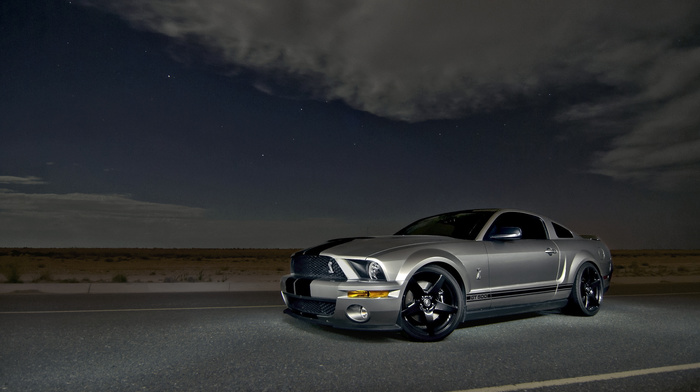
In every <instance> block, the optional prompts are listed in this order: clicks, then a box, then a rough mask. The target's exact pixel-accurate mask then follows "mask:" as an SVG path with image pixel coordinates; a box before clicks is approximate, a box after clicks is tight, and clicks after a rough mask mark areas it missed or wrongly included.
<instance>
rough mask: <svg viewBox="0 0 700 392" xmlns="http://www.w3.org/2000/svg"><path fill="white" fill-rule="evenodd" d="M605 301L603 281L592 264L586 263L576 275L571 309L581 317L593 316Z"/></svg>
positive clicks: (570, 304)
mask: <svg viewBox="0 0 700 392" xmlns="http://www.w3.org/2000/svg"><path fill="white" fill-rule="evenodd" d="M602 301H603V279H601V278H600V273H599V272H598V269H597V268H596V267H595V266H594V265H593V264H592V263H585V264H584V265H583V266H581V268H579V270H578V272H577V273H576V280H575V281H574V287H573V289H572V290H571V296H570V297H569V308H570V309H571V310H572V312H574V313H575V314H578V315H581V316H593V315H595V314H596V313H598V310H600V303H601V302H602Z"/></svg>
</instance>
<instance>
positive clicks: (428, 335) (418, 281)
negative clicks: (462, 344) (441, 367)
mask: <svg viewBox="0 0 700 392" xmlns="http://www.w3.org/2000/svg"><path fill="white" fill-rule="evenodd" d="M463 311H464V298H463V296H462V290H461V289H460V286H459V283H457V281H456V280H455V278H454V277H453V276H452V275H450V273H449V272H447V271H446V270H445V269H443V268H440V267H438V266H430V265H429V266H426V267H423V268H421V269H420V270H418V271H417V272H416V273H415V274H414V275H413V276H412V277H411V278H410V279H409V281H408V284H407V285H406V289H405V290H404V294H403V297H402V300H401V314H400V315H399V325H400V326H401V328H402V331H403V333H404V335H406V336H407V337H408V338H410V339H412V340H416V341H421V342H434V341H438V340H442V339H444V338H445V337H447V335H449V334H450V333H452V331H454V329H455V328H457V326H458V325H459V324H460V323H461V322H462V314H463Z"/></svg>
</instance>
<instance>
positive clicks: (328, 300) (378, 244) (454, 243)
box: [280, 209, 613, 341]
mask: <svg viewBox="0 0 700 392" xmlns="http://www.w3.org/2000/svg"><path fill="white" fill-rule="evenodd" d="M612 272H613V264H612V257H611V256H610V250H609V249H608V247H607V246H606V245H605V244H604V243H603V242H602V241H601V240H600V239H599V238H597V237H596V236H580V235H578V234H576V233H574V232H572V231H571V230H569V229H567V228H566V227H564V226H563V225H561V224H559V223H557V222H555V221H552V220H551V219H548V218H546V217H543V216H540V215H536V214H532V213H528V212H525V211H519V210H511V209H477V210H466V211H457V212H450V213H444V214H439V215H435V216H431V217H428V218H424V219H420V220H418V221H416V222H414V223H411V224H410V225H408V226H406V227H405V228H403V229H401V230H399V231H398V232H397V233H396V234H394V235H390V236H376V237H357V238H342V239H335V240H330V241H328V242H326V243H324V244H321V245H318V246H315V247H312V248H308V249H305V250H302V251H299V252H297V253H295V254H294V255H292V258H291V274H289V275H286V276H284V277H282V280H281V282H280V286H281V291H282V297H283V298H284V301H285V303H286V305H287V309H285V313H287V314H289V315H292V316H294V317H297V318H300V319H304V320H308V321H312V322H316V323H320V324H325V325H331V326H334V327H338V328H348V329H373V330H401V331H402V332H403V333H404V334H405V335H406V336H407V337H408V338H410V339H413V340H417V341H437V340H441V339H443V338H445V337H446V336H448V335H449V334H450V333H452V331H453V330H454V329H455V328H456V327H458V326H459V325H460V324H461V323H462V322H464V321H467V320H473V319H479V318H485V317H493V316H501V315H506V314H514V313H524V312H535V311H543V310H551V309H560V308H562V309H565V310H566V311H568V312H569V313H573V314H577V315H582V316H593V315H595V314H596V313H598V310H599V309H600V305H601V302H602V300H603V294H604V293H605V291H607V289H608V288H609V287H610V280H611V277H612Z"/></svg>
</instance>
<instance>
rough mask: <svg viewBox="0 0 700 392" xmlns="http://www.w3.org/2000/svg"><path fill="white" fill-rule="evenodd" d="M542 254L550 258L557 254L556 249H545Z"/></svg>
mask: <svg viewBox="0 0 700 392" xmlns="http://www.w3.org/2000/svg"><path fill="white" fill-rule="evenodd" d="M544 253H546V254H548V255H550V256H551V255H555V254H557V250H556V249H552V248H547V249H545V251H544Z"/></svg>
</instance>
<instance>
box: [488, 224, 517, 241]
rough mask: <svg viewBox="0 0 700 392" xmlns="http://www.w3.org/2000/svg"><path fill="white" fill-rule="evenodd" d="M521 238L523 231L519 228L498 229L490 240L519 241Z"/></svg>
mask: <svg viewBox="0 0 700 392" xmlns="http://www.w3.org/2000/svg"><path fill="white" fill-rule="evenodd" d="M522 237H523V231H522V230H520V228H519V227H499V228H498V230H497V231H496V232H495V233H494V234H492V235H491V236H490V237H489V239H490V240H500V241H505V240H519V239H521V238H522Z"/></svg>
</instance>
